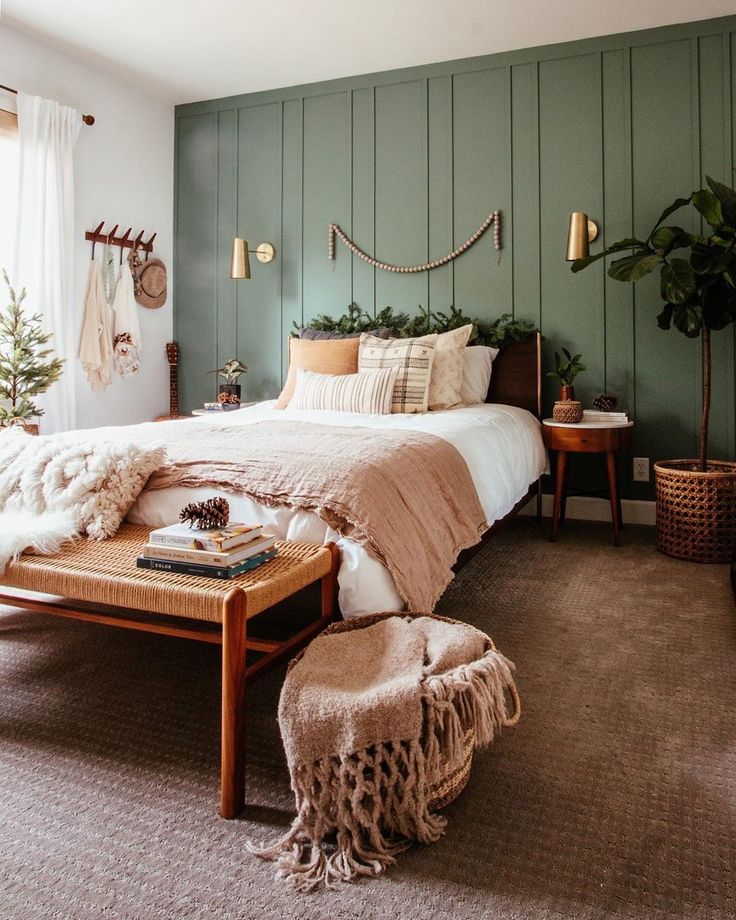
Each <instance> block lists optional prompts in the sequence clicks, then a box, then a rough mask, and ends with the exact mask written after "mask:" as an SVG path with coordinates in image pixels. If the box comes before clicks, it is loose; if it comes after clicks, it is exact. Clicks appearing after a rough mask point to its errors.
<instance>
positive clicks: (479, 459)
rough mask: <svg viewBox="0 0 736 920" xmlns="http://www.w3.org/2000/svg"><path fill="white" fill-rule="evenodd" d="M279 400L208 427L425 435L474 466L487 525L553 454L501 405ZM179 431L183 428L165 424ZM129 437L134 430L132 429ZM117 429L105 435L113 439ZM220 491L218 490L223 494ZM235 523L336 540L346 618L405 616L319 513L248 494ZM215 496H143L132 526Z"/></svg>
mask: <svg viewBox="0 0 736 920" xmlns="http://www.w3.org/2000/svg"><path fill="white" fill-rule="evenodd" d="M274 407H275V401H274V400H270V401H267V402H262V403H257V404H256V405H255V406H250V407H247V408H244V409H239V410H236V411H232V412H227V413H222V414H218V415H212V416H209V415H208V416H202V417H201V418H202V421H203V422H207V423H209V424H218V425H223V426H230V425H247V424H253V423H255V422H259V421H262V420H265V419H268V420H276V421H281V422H283V423H284V424H288V422H289V421H290V420H294V419H299V420H301V421H308V422H314V423H316V424H323V425H335V426H341V427H359V428H367V429H371V428H396V429H405V430H409V431H421V432H426V433H427V434H433V435H436V436H437V437H441V438H444V439H445V440H446V441H449V442H450V443H451V444H453V445H454V446H455V447H456V448H457V450H458V451H459V452H460V454H461V455H462V456H463V458H464V459H465V462H466V463H467V464H468V468H469V470H470V474H471V477H472V479H473V483H474V484H475V488H476V491H477V492H478V498H479V499H480V503H481V506H482V508H483V510H484V512H485V515H486V520H487V521H488V524H489V525H491V524H493V522H494V521H497V520H499V519H500V518H502V517H504V516H505V515H506V514H508V513H509V511H511V509H512V508H513V507H514V505H516V503H517V502H518V501H519V500H520V499H521V498H522V497H523V496H524V495H525V494H526V492H527V491H528V489H529V486H530V485H531V484H532V483H533V482H535V481H536V480H537V479H538V478H539V476H540V475H541V474H542V473H543V472H544V470H545V469H546V466H547V454H546V451H545V448H544V444H543V441H542V435H541V428H540V425H539V423H538V422H537V420H536V419H535V418H534V416H533V415H532V414H531V413H530V412H527V411H525V410H524V409H517V408H516V407H514V406H505V405H498V404H490V403H488V404H484V405H478V406H469V407H466V408H462V409H452V410H448V411H444V412H428V413H425V414H421V415H419V414H417V415H357V414H354V413H348V412H324V411H301V412H298V411H294V410H290V409H286V410H279V409H275V408H274ZM165 424H167V425H175V424H176V422H166V423H165ZM125 430H126V431H127V432H128V437H130V430H131V429H130V428H127V429H125ZM120 431H121V429H118V432H120ZM109 432H111V429H105V433H106V434H108V433H109ZM218 491H219V490H218ZM225 494H226V495H227V497H228V500H229V502H230V506H231V517H232V519H233V520H245V521H253V522H258V523H263V524H264V526H265V529H266V530H268V531H269V532H271V533H274V534H275V535H276V536H277V537H278V538H279V539H288V540H305V541H308V542H313V543H326V542H328V541H330V540H333V541H335V542H336V543H337V544H338V546H339V547H340V556H341V564H340V571H339V575H338V582H339V603H340V609H341V611H342V613H343V616H356V615H358V614H361V613H373V612H378V611H388V610H401V609H402V607H403V602H402V600H401V598H400V597H399V595H398V594H397V592H396V588H395V586H394V582H393V578H392V577H391V575H390V574H389V572H388V570H387V569H386V568H385V567H384V566H383V565H381V563H380V562H377V561H376V560H375V559H373V558H371V557H370V556H369V555H368V553H367V552H366V551H365V549H363V547H361V546H359V545H358V544H356V543H354V542H353V541H352V540H348V539H346V538H344V537H341V536H340V535H339V534H337V533H336V532H335V531H334V530H332V529H331V528H330V527H328V526H327V525H326V524H325V523H323V522H322V521H321V520H320V518H319V517H318V516H317V515H316V514H315V513H314V512H312V511H298V510H293V509H290V508H269V507H266V506H264V505H262V504H259V503H258V502H256V501H254V500H253V499H251V498H248V497H247V496H243V495H237V494H228V493H225ZM211 495H212V489H211V488H209V489H208V488H197V489H189V488H173V489H166V490H156V491H152V492H144V493H143V494H142V495H141V496H140V498H139V499H138V501H137V502H136V504H135V505H134V506H133V508H132V509H131V511H130V513H129V514H128V520H130V521H132V522H134V523H139V524H146V525H148V526H150V527H160V526H163V525H165V524H171V523H173V522H175V521H176V520H177V518H178V514H179V511H180V510H181V508H182V507H183V506H184V505H185V504H186V503H187V502H190V501H200V500H201V499H203V498H207V497H210V496H211Z"/></svg>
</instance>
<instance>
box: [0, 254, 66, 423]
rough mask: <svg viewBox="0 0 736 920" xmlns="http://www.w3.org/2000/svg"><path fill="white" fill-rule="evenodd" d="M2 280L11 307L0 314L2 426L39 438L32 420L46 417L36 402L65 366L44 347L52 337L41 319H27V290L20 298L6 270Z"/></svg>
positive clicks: (0, 416) (0, 406) (0, 419)
mask: <svg viewBox="0 0 736 920" xmlns="http://www.w3.org/2000/svg"><path fill="white" fill-rule="evenodd" d="M3 278H4V279H5V283H6V284H7V286H8V291H9V292H10V303H9V304H8V308H7V310H6V311H4V312H2V313H0V400H2V402H3V405H0V425H2V427H7V426H9V425H22V426H23V427H24V428H25V429H26V431H29V432H31V434H38V424H37V423H33V422H31V419H34V418H39V417H40V416H41V415H43V409H40V408H39V407H38V406H37V405H36V404H35V403H34V402H33V398H34V397H35V396H40V395H41V393H45V392H46V390H48V388H49V387H50V386H51V385H52V384H54V383H56V381H57V380H58V379H59V377H61V374H62V371H63V370H64V362H63V360H62V359H61V358H57V357H54V356H53V355H54V352H53V349H51V348H47V347H45V346H46V345H47V343H48V341H49V339H50V338H51V335H50V334H48V333H45V332H44V331H43V328H42V326H41V317H40V315H38V314H36V315H34V316H26V315H25V313H24V312H23V301H24V300H25V297H26V291H25V288H24V289H23V290H22V291H21V292H20V297H17V296H16V293H15V290H14V289H13V287H12V286H11V284H10V281H9V280H8V276H7V273H6V272H5V270H3Z"/></svg>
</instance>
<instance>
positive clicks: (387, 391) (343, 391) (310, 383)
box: [289, 367, 398, 415]
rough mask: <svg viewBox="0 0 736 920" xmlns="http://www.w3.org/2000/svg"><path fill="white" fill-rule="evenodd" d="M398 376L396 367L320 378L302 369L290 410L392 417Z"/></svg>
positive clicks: (327, 375)
mask: <svg viewBox="0 0 736 920" xmlns="http://www.w3.org/2000/svg"><path fill="white" fill-rule="evenodd" d="M397 374H398V369H397V368H395V367H387V368H385V369H383V370H378V371H365V372H364V373H362V374H361V373H358V374H339V375H337V376H336V375H333V374H316V373H314V371H305V370H304V369H303V368H301V367H300V368H297V372H296V388H295V389H294V395H293V396H292V397H291V401H290V402H289V408H290V409H323V410H331V411H333V412H362V413H363V414H366V415H388V414H389V412H391V396H392V394H393V390H394V384H395V382H396V375H397Z"/></svg>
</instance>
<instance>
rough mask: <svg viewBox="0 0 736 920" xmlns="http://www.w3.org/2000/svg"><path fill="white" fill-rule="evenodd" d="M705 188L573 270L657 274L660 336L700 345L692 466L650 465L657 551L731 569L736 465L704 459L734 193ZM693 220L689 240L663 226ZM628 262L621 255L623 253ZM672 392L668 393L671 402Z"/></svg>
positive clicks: (724, 315) (733, 316)
mask: <svg viewBox="0 0 736 920" xmlns="http://www.w3.org/2000/svg"><path fill="white" fill-rule="evenodd" d="M706 181H707V183H708V188H705V189H699V190H698V191H696V192H692V194H691V195H689V196H688V197H687V198H678V199H676V200H675V201H674V202H673V203H672V204H671V205H670V206H669V207H668V208H666V209H665V210H664V211H663V212H662V214H661V215H660V217H659V220H658V221H657V223H656V224H655V225H654V227H653V228H652V230H651V232H650V233H649V236H647V237H646V239H644V240H640V239H636V238H627V239H623V240H619V241H618V242H617V243H613V244H612V245H611V246H609V247H608V248H607V249H604V250H603V251H602V252H599V253H596V254H595V255H592V256H588V257H587V258H585V259H578V260H577V261H576V262H573V264H572V270H573V271H574V272H578V271H581V270H582V269H584V268H587V267H588V265H590V264H591V263H592V262H595V261H596V260H597V259H602V258H605V257H606V256H609V255H613V254H617V255H618V258H616V259H614V260H613V261H612V262H611V264H610V265H609V267H608V274H609V276H610V277H611V278H614V279H615V280H616V281H624V282H630V281H634V282H636V281H640V280H641V279H642V278H644V277H646V276H647V275H649V274H651V273H652V272H658V273H659V295H660V298H661V301H660V303H659V307H660V309H661V312H660V313H659V315H658V316H657V324H658V325H659V328H660V329H664V330H668V329H670V328H672V327H674V328H675V329H676V330H677V331H678V332H680V333H682V334H683V335H685V336H687V338H689V339H698V338H699V339H700V344H701V350H702V365H701V367H702V393H703V403H702V411H701V416H700V449H699V451H698V457H697V458H687V459H683V460H679V459H678V460H660V461H659V462H658V463H655V464H654V473H655V482H656V497H657V549H659V550H660V551H661V552H663V553H666V554H667V555H668V556H674V557H676V558H678V559H689V560H692V561H694V562H716V563H723V562H729V561H731V559H732V556H733V554H734V552H735V551H736V463H735V462H733V461H732V460H713V459H711V458H709V457H708V421H709V417H710V400H711V372H712V357H711V333H713V332H717V331H719V330H721V329H727V328H728V327H729V326H731V325H732V324H733V323H734V322H736V189H733V188H730V187H729V186H727V185H724V184H722V183H721V182H716V181H715V180H714V179H711V177H710V176H706ZM689 205H692V206H693V207H694V208H695V210H696V211H697V212H698V213H697V215H692V216H694V217H695V220H694V221H693V225H694V226H696V227H698V228H702V229H700V232H695V233H691V232H689V231H687V230H685V229H683V228H682V227H681V226H669V225H664V222H665V220H666V219H667V218H668V217H669V216H670V214H673V213H674V212H675V211H678V210H679V209H680V208H684V207H687V206H689ZM627 251H629V252H630V255H621V253H624V252H627ZM676 394H677V388H675V389H674V390H673V398H676Z"/></svg>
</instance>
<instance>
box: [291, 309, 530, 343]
mask: <svg viewBox="0 0 736 920" xmlns="http://www.w3.org/2000/svg"><path fill="white" fill-rule="evenodd" d="M469 323H470V324H472V326H473V330H472V332H471V334H470V340H469V344H470V345H491V346H492V347H494V348H502V347H503V346H505V345H509V344H510V343H511V342H520V341H522V340H523V339H526V338H528V337H529V336H530V335H532V334H533V333H535V332H536V331H537V328H536V326H535V325H534V323H530V322H528V321H527V320H523V319H514V317H513V316H512V315H511V314H510V313H504V314H503V315H502V316H499V317H498V319H495V320H492V321H488V320H480V319H472V318H471V317H469V316H466V315H465V314H464V313H463V312H462V310H460V309H458V308H457V307H455V306H452V305H451V306H450V308H449V312H448V313H444V312H442V311H437V312H434V311H432V310H430V309H429V308H425V307H423V306H422V305H421V304H420V305H419V311H418V313H417V314H416V315H415V316H413V317H410V316H409V314H408V313H403V312H400V313H394V310H393V307H390V306H388V307H384V308H383V309H382V310H380V311H379V312H378V313H377V314H376V315H375V316H372V315H371V314H370V313H367V312H366V311H365V310H363V309H361V308H360V307H359V306H358V305H357V304H356V303H351V304H349V305H348V307H347V310H346V312H345V313H343V314H342V316H338V317H332V316H328V315H327V314H324V313H322V314H320V315H318V316H315V317H314V318H313V319H312V320H310V321H309V323H308V326H309V328H310V329H319V330H322V331H324V332H339V333H342V334H355V333H358V332H368V331H369V330H371V329H388V331H389V334H390V335H391V336H392V337H394V338H411V337H413V336H418V335H428V334H429V333H432V332H438V333H441V332H449V331H450V330H452V329H458V328H460V327H461V326H466V325H468V324H469ZM294 328H295V329H296V330H298V329H299V326H298V325H297V324H296V323H294Z"/></svg>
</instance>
